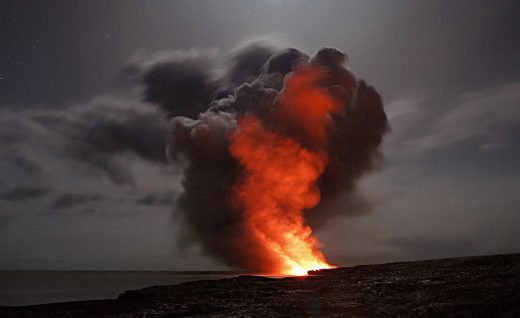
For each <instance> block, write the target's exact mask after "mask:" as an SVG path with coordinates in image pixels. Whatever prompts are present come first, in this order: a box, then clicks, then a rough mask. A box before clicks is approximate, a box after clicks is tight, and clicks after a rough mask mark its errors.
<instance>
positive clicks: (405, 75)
mask: <svg viewBox="0 0 520 318" xmlns="http://www.w3.org/2000/svg"><path fill="white" fill-rule="evenodd" d="M519 17H520V5H519V3H518V1H468V0H466V1H442V2H441V1H416V0H408V1H401V0H399V1H377V0H373V1H372V0H371V1H366V0H359V1H295V0H294V1H291V0H266V1H253V0H240V1H239V0H236V1H209V0H208V1H158V0H156V1H133V0H132V1H120V0H113V1H98V0H95V1H79V0H74V1H65V0H63V1H50V0H49V1H37V0H34V1H25V0H13V1H11V0H2V1H0V114H1V116H0V142H1V145H2V150H1V152H0V269H87V270H90V269H109V270H118V269H129V270H131V269H138V270H148V269H150V270H155V269H159V270H183V269H191V270H193V269H200V270H203V269H208V270H212V269H227V267H226V266H225V265H224V264H222V263H220V262H218V261H217V260H214V259H212V258H210V257H209V256H207V255H205V254H204V253H203V252H202V251H201V249H200V247H198V246H197V244H188V243H191V242H186V244H185V245H186V248H179V246H182V245H183V242H179V241H178V240H180V239H181V236H179V235H176V233H177V232H179V226H180V225H179V223H178V219H177V218H176V216H177V213H176V211H175V201H176V197H177V195H178V194H179V193H180V192H181V191H182V186H181V174H180V170H179V167H177V166H175V165H172V164H171V163H168V162H167V160H166V155H165V149H164V138H165V136H166V131H167V122H166V121H165V120H164V118H162V116H161V114H160V113H159V111H158V108H157V105H155V104H154V103H153V101H150V100H146V98H145V93H144V91H145V89H144V86H143V85H144V84H143V81H142V78H140V74H141V70H142V69H146V68H147V67H149V66H150V65H153V64H154V63H157V61H161V60H164V59H168V58H172V57H176V56H184V55H187V54H188V55H192V56H193V55H196V56H202V57H208V56H210V57H212V58H213V59H214V60H222V61H225V60H226V58H227V57H228V56H230V55H232V54H233V52H235V51H236V50H238V48H239V47H244V46H245V45H247V43H252V42H254V41H263V42H264V43H272V45H275V46H279V47H295V48H298V49H300V50H302V51H305V52H308V53H311V54H312V53H313V52H315V51H316V50H318V49H319V48H321V47H324V46H332V47H336V48H338V49H340V50H342V51H343V52H346V53H347V55H348V57H349V62H348V66H349V68H351V69H352V70H353V71H354V72H355V73H356V74H357V75H358V76H359V77H361V78H363V79H366V80H367V81H368V82H370V83H371V84H372V85H374V86H375V87H376V88H377V90H378V91H379V92H380V93H381V95H382V96H383V100H384V104H385V110H386V113H387V115H388V119H389V122H390V126H391V128H392V130H391V133H390V134H389V135H388V136H387V138H386V139H385V142H384V146H383V151H384V154H385V160H384V162H383V165H382V166H381V168H380V169H378V170H377V171H375V172H372V173H371V174H370V175H368V176H365V177H364V178H363V179H362V181H361V184H360V185H359V188H358V189H357V193H358V195H359V196H362V197H363V198H365V201H367V202H370V204H369V207H367V208H366V209H365V210H366V211H364V212H363V213H358V214H356V215H354V216H352V215H351V216H349V217H345V218H341V219H339V220H336V221H335V222H330V224H326V225H325V226H323V227H321V228H320V230H319V232H318V233H317V234H318V236H319V238H320V240H321V241H322V242H323V244H324V247H323V251H324V253H325V254H326V255H327V256H328V259H329V260H330V261H331V262H332V263H334V264H338V265H350V264H359V263H368V262H386V261H394V260H411V259H423V258H437V257H449V256H462V255H479V254H496V253H508V252H520V245H519V243H518V242H520V195H519V189H520V148H519V147H518V140H519V138H520V105H519V103H520V58H519V57H520V19H519ZM203 60H204V59H202V58H201V61H203ZM145 137H146V138H145ZM150 141H151V142H150ZM179 243H180V244H179Z"/></svg>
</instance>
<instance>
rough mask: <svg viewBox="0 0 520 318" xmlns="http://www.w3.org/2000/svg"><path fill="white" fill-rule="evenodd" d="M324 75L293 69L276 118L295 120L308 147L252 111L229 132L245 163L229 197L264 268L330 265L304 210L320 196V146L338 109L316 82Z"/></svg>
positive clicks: (281, 270) (303, 269)
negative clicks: (231, 198)
mask: <svg viewBox="0 0 520 318" xmlns="http://www.w3.org/2000/svg"><path fill="white" fill-rule="evenodd" d="M324 74H325V73H324V72H323V70H321V69H319V68H317V67H315V68H306V69H302V70H300V71H297V72H295V73H294V75H292V76H291V77H289V78H288V79H287V82H286V88H285V91H284V92H283V93H282V95H281V96H279V105H278V109H277V111H278V112H279V113H278V115H279V117H281V119H282V120H283V119H284V118H290V120H291V121H293V122H294V121H296V122H297V123H298V124H299V127H298V129H299V131H298V132H297V133H302V134H303V136H304V137H303V138H304V139H305V142H306V143H308V144H309V145H313V146H312V149H310V148H307V147H305V146H303V145H301V144H300V143H299V142H298V141H297V138H294V137H289V136H286V135H285V134H284V133H282V132H280V131H283V129H277V128H276V127H275V128H272V129H268V128H267V127H265V125H264V124H263V122H262V121H261V120H260V119H258V118H256V117H254V116H252V115H246V116H244V117H242V118H239V125H238V129H237V131H236V132H235V133H234V134H233V135H232V137H231V145H230V151H231V154H232V155H233V156H234V157H235V158H237V159H238V160H239V161H240V163H241V165H242V166H243V167H244V172H243V175H242V179H241V181H240V182H239V183H238V184H236V185H235V188H234V191H233V201H234V203H235V204H236V205H237V206H238V207H239V208H240V210H241V211H242V213H243V219H244V230H246V231H248V232H249V233H252V235H253V237H254V241H255V244H257V245H258V246H261V247H262V249H261V250H259V252H261V253H264V254H265V257H264V258H265V259H266V260H268V261H267V262H266V264H267V265H258V266H259V267H260V269H261V270H263V271H265V272H271V273H278V274H285V275H306V274H307V271H309V270H316V269H321V268H331V267H332V266H331V265H330V264H328V263H327V261H326V260H325V257H324V255H323V254H322V253H321V252H320V250H319V247H320V242H319V241H318V239H317V238H316V237H315V236H313V234H312V230H311V228H310V227H309V226H308V225H306V223H305V219H304V215H303V213H304V211H305V210H306V209H310V208H313V207H315V206H316V205H317V204H318V202H319V201H320V191H319V189H318V187H317V181H318V179H319V178H320V176H321V175H322V173H323V172H324V170H325V168H326V165H327V161H328V160H327V157H326V155H325V152H324V151H322V150H321V149H323V148H322V147H324V144H325V138H326V125H328V123H329V122H330V121H329V120H328V119H330V115H329V114H330V113H332V112H337V111H338V109H339V105H338V103H337V102H336V101H335V100H333V99H332V98H331V97H330V96H329V95H328V94H327V93H326V92H324V91H323V90H322V89H321V88H320V87H319V86H318V84H317V83H318V82H319V81H320V80H322V79H323V76H324ZM281 125H283V122H282V124H281ZM284 128H286V127H284ZM293 128H294V127H289V129H293ZM320 148H321V149H320Z"/></svg>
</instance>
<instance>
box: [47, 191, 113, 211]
mask: <svg viewBox="0 0 520 318" xmlns="http://www.w3.org/2000/svg"><path fill="white" fill-rule="evenodd" d="M103 198H104V196H103V195H101V194H85V193H64V194H61V195H60V196H58V197H57V198H56V199H54V200H53V201H52V203H51V208H52V209H55V210H61V209H68V208H74V207H77V206H80V205H84V204H86V203H89V202H96V201H100V200H102V199H103Z"/></svg>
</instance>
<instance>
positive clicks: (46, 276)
mask: <svg viewBox="0 0 520 318" xmlns="http://www.w3.org/2000/svg"><path fill="white" fill-rule="evenodd" d="M240 274H243V273H239V272H189V271H187V272H169V271H164V272H159V271H150V272H142V271H0V306H22V305H35V304H45V303H55V302H64V301H76V300H91V299H110V298H117V296H118V295H119V294H121V293H122V292H124V291H125V290H130V289H139V288H144V287H149V286H157V285H173V284H178V283H182V282H188V281H195V280H206V279H221V278H229V277H233V276H237V275H240Z"/></svg>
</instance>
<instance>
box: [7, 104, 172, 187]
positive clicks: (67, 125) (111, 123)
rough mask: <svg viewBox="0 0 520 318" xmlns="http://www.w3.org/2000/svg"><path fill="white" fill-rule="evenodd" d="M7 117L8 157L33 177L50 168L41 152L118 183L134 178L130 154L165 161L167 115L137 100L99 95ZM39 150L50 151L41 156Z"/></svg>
mask: <svg viewBox="0 0 520 318" xmlns="http://www.w3.org/2000/svg"><path fill="white" fill-rule="evenodd" d="M5 115H6V116H5V123H7V125H6V126H4V127H3V129H2V131H1V132H0V138H1V139H2V140H6V143H5V149H6V152H5V154H4V158H5V159H6V160H8V161H9V162H11V163H12V164H14V165H15V166H17V167H19V168H21V169H22V170H23V171H25V172H26V173H28V174H29V175H35V174H39V173H41V172H42V170H44V169H45V165H46V162H45V160H46V158H44V157H42V156H54V157H58V158H63V159H67V160H68V161H69V162H70V163H72V164H73V165H76V166H77V165H78V164H79V165H80V166H81V165H83V167H87V168H90V169H94V171H97V172H101V173H103V174H105V175H107V176H108V177H109V178H110V179H111V180H112V181H113V182H114V183H117V184H122V183H133V181H134V180H133V175H132V173H131V171H130V167H129V166H128V162H127V160H125V158H127V157H132V156H133V157H137V158H141V159H144V160H145V161H148V162H151V163H156V164H165V163H166V152H165V140H166V135H167V125H166V123H165V117H164V115H163V113H162V112H161V111H160V110H159V109H158V108H157V107H155V106H154V105H150V104H146V103H141V102H137V101H136V100H135V99H132V98H125V97H117V96H108V95H107V96H99V97H97V98H94V99H93V100H92V101H90V102H88V103H86V104H81V105H76V106H72V107H70V108H69V109H66V110H35V111H23V112H6V113H5ZM3 119H4V118H3ZM38 151H40V152H42V153H45V155H42V156H36V154H37V153H38V154H40V153H39V152H38Z"/></svg>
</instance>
